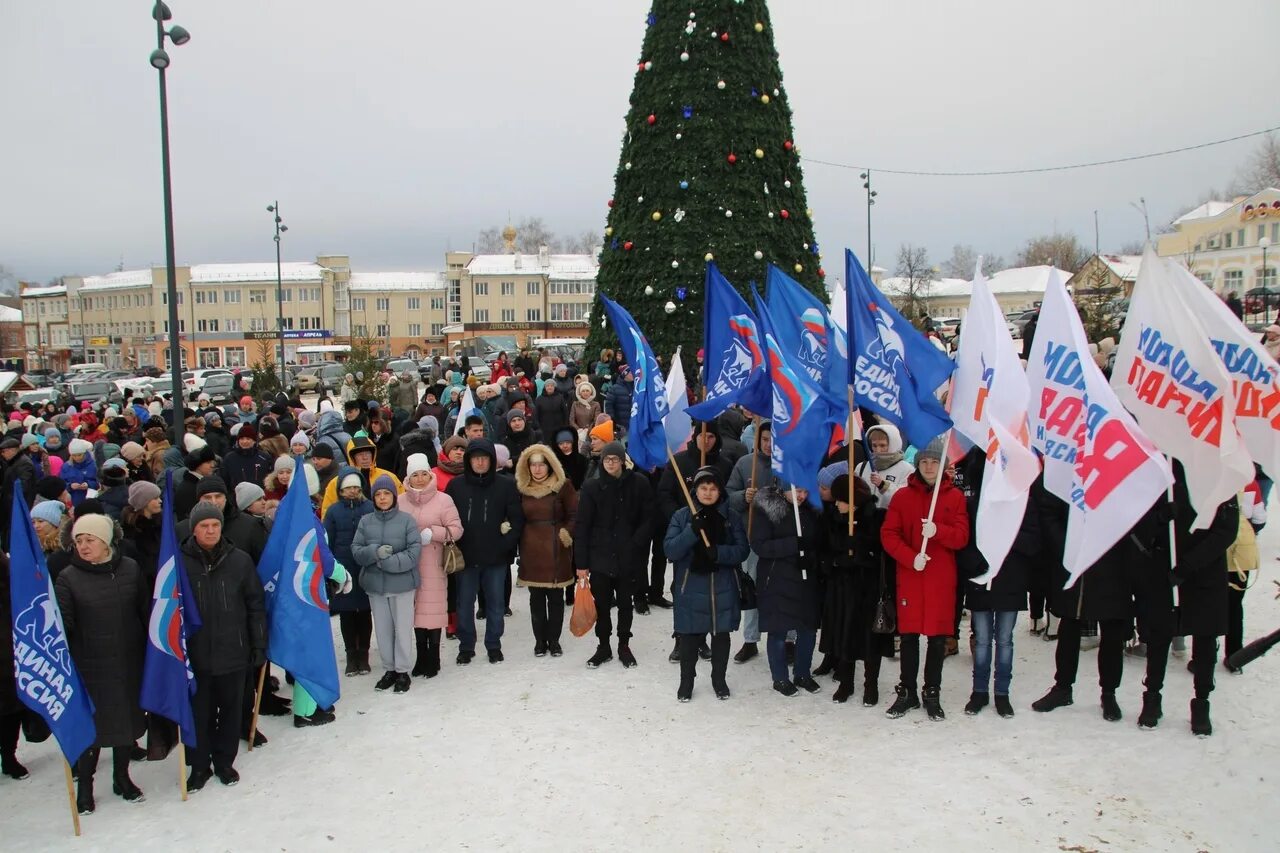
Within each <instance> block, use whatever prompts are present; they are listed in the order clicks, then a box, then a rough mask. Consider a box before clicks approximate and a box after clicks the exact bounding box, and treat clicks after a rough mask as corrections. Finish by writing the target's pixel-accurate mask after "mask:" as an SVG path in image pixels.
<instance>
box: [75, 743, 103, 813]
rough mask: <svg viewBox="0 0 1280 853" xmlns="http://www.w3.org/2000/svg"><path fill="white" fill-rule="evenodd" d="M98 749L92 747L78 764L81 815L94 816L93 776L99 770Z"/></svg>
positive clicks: (77, 797) (78, 802) (77, 781)
mask: <svg viewBox="0 0 1280 853" xmlns="http://www.w3.org/2000/svg"><path fill="white" fill-rule="evenodd" d="M98 753H99V750H98V748H97V747H90V748H89V749H86V750H85V751H84V755H82V756H80V760H79V761H77V762H76V810H77V811H79V812H80V814H93V811H94V807H95V804H94V802H93V774H94V773H95V772H97V770H98Z"/></svg>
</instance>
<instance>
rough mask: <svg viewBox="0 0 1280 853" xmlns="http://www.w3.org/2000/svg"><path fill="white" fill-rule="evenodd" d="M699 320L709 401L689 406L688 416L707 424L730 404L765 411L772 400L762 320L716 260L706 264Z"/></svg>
mask: <svg viewBox="0 0 1280 853" xmlns="http://www.w3.org/2000/svg"><path fill="white" fill-rule="evenodd" d="M703 322H704V329H703V337H702V339H703V341H705V342H706V343H705V349H704V351H703V354H704V356H705V357H704V358H703V363H704V364H705V365H706V371H707V377H706V381H707V398H706V399H705V400H703V401H702V402H701V403H698V404H696V405H693V406H690V407H689V415H690V417H694V418H697V419H698V420H703V421H705V420H710V419H711V418H714V417H716V416H717V415H719V414H720V413H721V412H723V411H724V410H725V409H727V408H729V407H730V406H733V405H740V406H742V407H743V408H744V409H747V410H748V411H750V412H754V413H756V414H764V413H765V412H767V411H769V410H770V408H771V407H772V406H773V399H772V396H771V394H770V391H769V376H768V371H767V370H766V369H765V357H764V339H763V338H762V337H760V322H759V321H758V320H757V319H756V315H755V314H754V313H753V312H752V311H751V309H750V308H749V307H748V306H747V301H746V300H745V299H743V298H742V296H741V295H739V294H738V291H736V290H734V289H733V285H732V284H730V283H729V280H728V279H726V278H725V277H724V275H723V274H721V272H720V269H719V267H717V266H716V265H715V263H714V262H713V263H709V264H707V304H706V308H705V310H704V312H703Z"/></svg>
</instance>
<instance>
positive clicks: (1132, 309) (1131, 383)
mask: <svg viewBox="0 0 1280 853" xmlns="http://www.w3.org/2000/svg"><path fill="white" fill-rule="evenodd" d="M1179 278H1180V276H1179V274H1177V272H1176V268H1175V266H1174V265H1173V263H1172V262H1170V261H1167V260H1165V259H1164V258H1161V257H1159V256H1158V255H1156V253H1155V251H1154V250H1153V249H1152V248H1151V247H1150V246H1149V245H1148V246H1147V251H1146V252H1145V254H1143V256H1142V269H1141V270H1139V272H1138V280H1137V282H1136V283H1135V284H1134V286H1133V297H1132V298H1131V299H1130V300H1129V315H1128V317H1127V318H1126V319H1125V325H1124V334H1123V335H1122V336H1121V337H1120V345H1119V347H1117V349H1116V366H1115V369H1114V371H1113V372H1112V375H1111V387H1113V388H1115V390H1116V394H1117V396H1118V397H1119V398H1120V401H1121V402H1122V403H1124V405H1125V406H1126V407H1127V408H1128V409H1129V411H1131V412H1132V413H1133V416H1134V417H1135V418H1136V419H1137V421H1138V423H1140V424H1142V429H1143V431H1144V432H1145V433H1146V434H1147V435H1148V436H1150V437H1151V440H1152V441H1154V442H1155V443H1156V446H1157V447H1159V448H1160V449H1161V450H1162V451H1164V452H1165V453H1168V454H1169V455H1170V456H1172V457H1174V458H1175V459H1177V460H1178V461H1179V462H1181V463H1182V467H1183V470H1184V471H1185V472H1186V476H1187V491H1188V492H1189V493H1190V496H1191V505H1192V506H1193V507H1195V510H1196V520H1195V522H1194V523H1193V524H1192V525H1191V529H1192V530H1200V529H1203V528H1205V527H1208V526H1209V523H1210V522H1211V521H1213V517H1214V514H1215V513H1216V512H1217V511H1218V506H1219V505H1220V504H1222V503H1223V502H1224V501H1228V500H1230V499H1231V498H1232V497H1234V496H1235V495H1236V494H1237V493H1238V492H1239V491H1240V490H1241V489H1243V488H1244V487H1245V485H1247V484H1248V483H1249V482H1250V481H1251V480H1252V479H1253V476H1254V474H1253V460H1252V459H1250V458H1249V452H1248V450H1246V449H1245V446H1244V442H1243V441H1242V440H1241V438H1240V433H1239V432H1238V431H1237V430H1236V425H1235V411H1236V397H1235V392H1234V391H1233V389H1232V384H1231V376H1230V375H1229V374H1228V373H1227V369H1226V368H1225V367H1223V365H1222V360H1221V359H1219V358H1218V354H1217V353H1216V352H1215V351H1214V349H1213V345H1212V344H1211V343H1210V342H1209V333H1208V332H1207V331H1206V330H1205V327H1204V324H1203V323H1202V322H1201V321H1200V318H1199V317H1198V316H1197V313H1198V311H1199V310H1200V309H1199V307H1198V306H1193V305H1191V304H1188V302H1187V301H1186V299H1185V298H1184V295H1183V293H1182V292H1181V291H1180V289H1179V288H1178V284H1177V283H1178V281H1179ZM1037 334H1038V332H1037Z"/></svg>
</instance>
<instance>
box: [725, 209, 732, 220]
mask: <svg viewBox="0 0 1280 853" xmlns="http://www.w3.org/2000/svg"><path fill="white" fill-rule="evenodd" d="M724 215H725V216H727V217H728V218H730V219H732V218H733V211H732V210H726V211H725V212H724Z"/></svg>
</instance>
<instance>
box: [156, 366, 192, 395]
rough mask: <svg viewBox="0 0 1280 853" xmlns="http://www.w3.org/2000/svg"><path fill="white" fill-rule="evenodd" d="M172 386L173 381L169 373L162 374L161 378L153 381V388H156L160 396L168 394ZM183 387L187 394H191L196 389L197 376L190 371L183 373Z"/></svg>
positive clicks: (158, 377)
mask: <svg viewBox="0 0 1280 853" xmlns="http://www.w3.org/2000/svg"><path fill="white" fill-rule="evenodd" d="M172 385H173V379H172V377H171V376H170V374H168V373H161V374H160V375H159V376H157V377H156V378H155V379H153V380H152V381H151V387H152V388H155V389H156V392H157V393H159V394H166V393H168V392H169V389H170V388H171V387H172ZM182 386H183V391H185V392H190V391H191V389H193V388H195V387H196V377H195V374H194V373H192V372H191V371H190V370H184V371H182Z"/></svg>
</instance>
